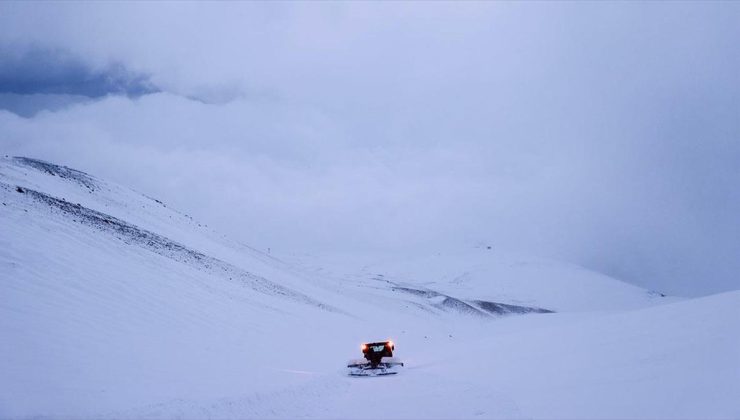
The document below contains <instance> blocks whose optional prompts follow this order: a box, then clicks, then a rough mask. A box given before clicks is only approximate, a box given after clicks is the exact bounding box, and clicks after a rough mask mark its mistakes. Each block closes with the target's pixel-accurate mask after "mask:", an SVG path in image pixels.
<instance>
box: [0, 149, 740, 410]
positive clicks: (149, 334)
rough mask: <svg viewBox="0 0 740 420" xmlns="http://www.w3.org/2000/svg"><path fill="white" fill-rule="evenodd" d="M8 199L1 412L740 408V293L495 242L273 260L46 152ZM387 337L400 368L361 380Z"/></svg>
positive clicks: (20, 167) (15, 174) (19, 170)
mask: <svg viewBox="0 0 740 420" xmlns="http://www.w3.org/2000/svg"><path fill="white" fill-rule="evenodd" d="M184 193H186V192H184ZM0 201H2V205H1V206H0V418H26V417H53V418H70V417H74V418H245V417H256V418H266V417H272V418H275V417H278V418H286V417H288V418H292V417H320V418H381V417H382V418H740V402H739V401H740V291H738V292H730V293H724V294H720V295H715V296H709V297H705V298H700V299H693V300H681V299H677V298H671V297H662V296H660V294H658V293H654V292H648V291H646V290H643V289H640V288H637V287H634V286H631V285H628V284H626V283H623V282H620V281H618V280H615V279H613V278H610V277H607V276H604V275H602V274H599V273H594V272H592V271H589V270H586V269H583V268H581V267H577V266H573V265H570V264H565V263H560V262H555V261H546V260H541V259H536V258H530V257H523V256H516V255H507V254H505V253H502V252H500V251H498V250H489V249H486V248H485V247H484V248H475V249H469V250H464V251H460V252H457V253H454V254H453V253H440V254H438V255H433V256H422V257H416V258H400V257H398V256H392V257H387V256H386V257H373V258H369V257H356V256H342V257H339V256H330V257H327V256H308V255H288V254H285V255H281V256H280V257H281V258H275V256H274V255H267V254H264V253H262V252H260V251H258V250H255V249H253V248H250V247H248V246H245V245H243V244H240V243H238V242H236V241H233V240H231V239H229V238H227V237H225V236H224V235H222V234H219V233H217V232H214V231H213V230H212V229H210V228H208V227H207V226H205V225H203V224H200V223H198V222H197V221H195V220H193V219H192V218H190V217H189V216H187V215H185V214H182V213H179V212H177V211H175V210H173V209H170V208H168V207H167V206H166V205H165V204H164V203H161V202H159V201H157V200H155V199H153V198H149V197H146V196H144V195H142V194H139V193H137V192H135V191H132V190H129V189H127V188H124V187H122V186H119V185H115V184H113V183H110V182H106V181H103V180H100V179H97V178H95V177H93V176H90V175H87V174H83V173H80V172H77V171H74V170H71V169H69V168H64V167H60V166H56V165H53V164H47V163H44V162H40V161H34V160H24V159H13V158H6V159H0ZM255 222H256V223H258V221H255ZM515 315H516V316H515ZM387 338H391V339H393V340H394V341H395V343H396V356H398V357H400V358H401V359H403V360H404V362H405V364H406V367H404V368H403V369H402V372H401V373H400V374H399V375H395V376H391V377H380V378H350V377H347V376H346V369H345V368H344V363H345V362H346V361H347V360H348V359H350V358H356V357H358V356H359V353H360V350H359V344H360V343H361V342H363V341H368V340H380V339H387Z"/></svg>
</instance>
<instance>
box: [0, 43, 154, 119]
mask: <svg viewBox="0 0 740 420" xmlns="http://www.w3.org/2000/svg"><path fill="white" fill-rule="evenodd" d="M159 91H160V90H159V89H158V88H157V87H156V86H155V85H154V84H153V83H152V82H151V81H150V77H149V75H146V74H142V73H137V72H133V71H131V70H129V69H127V68H126V66H125V65H123V64H122V63H117V62H114V63H109V64H107V65H105V66H103V67H100V68H98V67H95V66H93V65H91V64H89V63H87V62H85V61H84V60H83V59H81V58H80V57H78V56H76V55H74V54H72V53H70V52H68V51H65V50H62V49H58V48H57V49H52V48H42V47H23V48H13V47H3V48H0V109H7V110H10V111H11V112H14V113H16V114H19V115H22V116H31V115H34V114H35V113H36V112H38V111H40V110H43V109H49V110H57V109H60V108H63V107H65V106H67V105H69V104H72V103H77V102H83V101H86V100H89V99H95V98H101V97H104V96H107V95H125V96H128V97H139V96H141V95H145V94H150V93H156V92H159Z"/></svg>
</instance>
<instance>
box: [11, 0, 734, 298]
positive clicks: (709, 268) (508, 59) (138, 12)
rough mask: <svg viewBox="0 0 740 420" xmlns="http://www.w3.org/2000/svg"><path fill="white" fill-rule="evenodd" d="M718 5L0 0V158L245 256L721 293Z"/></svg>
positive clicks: (724, 232)
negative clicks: (406, 262) (42, 162)
mask: <svg viewBox="0 0 740 420" xmlns="http://www.w3.org/2000/svg"><path fill="white" fill-rule="evenodd" d="M738 21H740V4H738V3H731V2H716V3H715V2H694V3H692V2H675V3H672V2H646V3H639V2H619V3H616V2H615V3H609V2H592V3H585V2H583V3H554V2H551V3H522V4H517V3H482V2H471V3H442V2H435V3H422V2H410V3H386V2H382V3H330V2H326V3H323V2H322V3H291V2H280V3H277V4H272V3H217V4H208V3H153V4H152V3H126V2H118V3H92V4H91V3H42V2H39V3H21V2H6V3H2V4H0V55H1V57H0V108H3V109H4V111H2V110H0V129H1V130H2V133H3V136H2V138H1V139H0V147H2V149H3V152H4V154H14V155H28V156H33V157H38V158H43V159H48V160H53V161H55V162H59V163H63V164H66V165H69V166H73V167H77V168H79V169H83V170H87V171H90V172H92V173H95V174H98V175H100V176H103V177H106V178H110V179H113V180H116V181H118V182H121V183H123V184H126V185H129V186H132V187H134V188H135V189H137V190H140V191H142V192H145V193H147V194H149V195H153V196H157V197H159V198H161V199H163V200H165V201H166V202H168V203H171V205H174V206H176V207H178V208H180V209H183V210H185V211H187V212H189V213H192V214H193V215H194V216H196V217H198V218H199V219H201V220H203V221H205V222H206V223H208V224H209V225H211V226H214V227H216V228H217V229H220V230H222V231H227V232H230V233H231V234H232V235H234V236H236V237H238V238H239V239H241V240H243V241H245V242H247V243H250V244H253V245H255V246H257V247H261V248H267V247H271V248H272V249H284V250H316V251H321V252H368V253H375V252H383V251H390V252H397V253H409V254H410V253H422V252H437V251H439V250H446V249H459V248H461V247H466V246H472V245H474V244H475V243H478V242H481V241H482V242H486V243H491V244H493V245H494V246H496V247H498V248H500V249H504V250H512V251H517V252H526V253H532V254H537V255H544V256H550V257H554V258H558V259H564V260H568V261H573V262H575V263H578V264H582V265H585V266H588V267H591V268H594V269H597V270H602V271H604V272H607V273H609V274H613V275H616V276H618V277H620V278H623V279H626V280H628V281H632V282H634V283H637V284H640V285H642V286H646V287H650V288H655V289H659V290H663V291H667V292H669V293H677V294H685V295H700V294H707V293H713V292H717V291H722V290H731V289H737V288H739V287H740V278H738V276H737V275H736V273H737V272H738V271H740V258H737V256H738V255H740V240H739V239H738V238H740V217H738V216H737V214H740V189H739V188H738V187H737V185H740V169H738V168H740V122H739V121H740V118H738V112H739V110H740V48H739V47H738V43H737V42H736V41H737V39H740V29H738V25H737V24H736V23H737V22H738Z"/></svg>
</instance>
